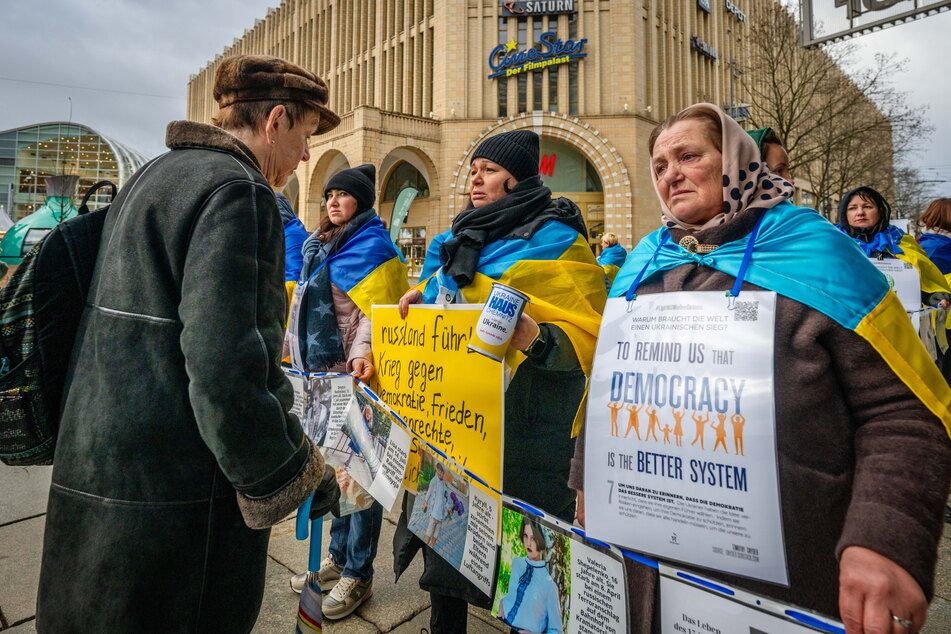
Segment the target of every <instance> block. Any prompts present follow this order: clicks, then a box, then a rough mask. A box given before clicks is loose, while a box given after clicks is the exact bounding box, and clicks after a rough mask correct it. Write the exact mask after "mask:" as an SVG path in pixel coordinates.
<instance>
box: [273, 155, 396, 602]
mask: <svg viewBox="0 0 951 634" xmlns="http://www.w3.org/2000/svg"><path fill="white" fill-rule="evenodd" d="M375 181H376V168H375V167H373V165H360V166H359V167H354V168H352V169H346V170H343V171H342V172H338V173H337V174H335V175H334V176H332V177H331V178H330V180H329V181H328V182H327V186H326V188H325V190H324V198H325V200H326V202H327V216H326V217H325V218H324V219H323V220H322V221H321V223H320V226H319V228H318V229H317V231H315V232H314V234H313V235H312V236H310V237H309V238H308V239H307V241H306V242H304V246H303V249H302V251H303V263H302V267H301V278H300V279H301V281H300V283H299V285H298V289H297V292H296V294H295V296H296V297H297V304H298V305H297V306H296V307H295V308H294V309H293V310H292V315H293V316H292V319H291V326H290V329H291V332H290V333H289V337H288V338H289V341H290V348H291V358H292V359H293V365H294V366H295V367H297V368H298V369H301V370H305V371H307V372H350V373H352V374H353V375H354V376H355V377H356V378H358V379H360V380H362V381H366V380H369V379H370V377H372V376H373V373H374V367H373V353H372V350H371V345H370V344H371V339H372V332H373V331H372V328H371V324H370V311H371V308H372V306H373V305H374V304H395V303H396V302H397V301H398V300H399V298H400V296H402V295H403V293H404V291H405V290H406V289H407V287H408V285H407V280H406V263H405V262H404V261H403V258H402V256H401V255H400V253H399V251H397V249H396V246H395V245H394V244H393V242H392V240H390V235H389V233H388V232H387V231H386V229H385V228H384V227H383V222H382V221H381V220H380V218H379V216H377V215H376V211H375V210H374V209H373V203H374V201H375V200H376V189H375V185H374V183H375ZM295 317H296V318H295ZM354 484H356V483H354ZM382 522H383V507H382V506H381V505H380V503H379V502H373V504H372V505H371V506H370V508H368V509H365V510H362V511H357V512H356V513H352V514H350V515H345V516H344V517H340V518H335V519H334V520H333V521H332V522H331V523H330V553H329V555H328V556H327V557H326V558H325V559H324V560H323V561H322V562H321V565H320V570H319V571H318V573H317V583H318V585H319V586H320V588H321V590H324V591H329V593H328V594H327V595H326V596H325V597H324V600H323V614H324V616H325V617H326V618H328V619H331V620H335V619H341V618H343V617H345V616H348V615H349V614H351V613H352V612H353V611H354V610H356V609H357V608H358V607H360V605H361V604H363V602H364V601H366V600H367V599H368V598H370V596H371V595H372V593H373V560H374V558H375V557H376V549H377V543H378V542H379V540H380V528H381V525H382ZM305 581H306V573H303V574H299V575H295V576H294V577H293V578H292V579H291V587H292V588H293V589H294V590H295V591H297V592H300V591H301V589H302V588H303V586H304V583H305Z"/></svg>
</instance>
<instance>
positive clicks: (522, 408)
mask: <svg viewBox="0 0 951 634" xmlns="http://www.w3.org/2000/svg"><path fill="white" fill-rule="evenodd" d="M538 157H539V140H538V135H537V134H535V133H534V132H532V131H530V130H516V131H512V132H505V133H503V134H499V135H496V136H492V137H489V138H487V139H486V140H484V141H483V142H482V143H481V144H480V145H479V147H478V148H476V151H475V152H474V153H473V156H472V160H471V163H470V171H469V192H470V203H469V205H468V206H467V207H466V208H465V209H463V210H462V211H461V212H460V213H459V215H457V216H456V218H455V220H454V221H453V224H452V229H451V230H450V231H448V232H446V233H443V234H441V235H439V236H436V237H435V238H434V239H433V241H432V243H431V244H430V246H429V250H428V252H427V254H426V261H425V264H424V266H423V271H422V274H421V276H420V283H419V284H418V285H417V286H416V287H415V288H414V289H412V290H410V291H409V292H408V293H407V294H406V295H404V296H403V298H402V299H401V300H400V310H401V313H402V314H403V315H404V316H405V314H406V311H407V310H411V309H410V308H409V306H410V304H414V303H421V302H425V303H435V302H437V301H439V302H474V303H483V302H485V301H486V298H487V297H488V294H489V291H490V290H491V287H492V283H493V282H501V283H502V284H506V285H508V286H511V287H514V288H516V289H517V290H519V291H521V292H523V293H525V294H526V295H528V296H529V303H528V304H527V305H526V307H525V314H524V315H523V317H522V319H521V321H520V322H519V323H518V325H517V327H516V330H515V333H514V335H513V337H512V341H511V345H510V349H509V351H508V352H507V353H506V356H505V360H504V363H505V365H506V367H507V369H508V370H509V371H511V372H512V373H513V374H512V379H511V381H510V383H509V384H508V387H507V389H506V392H505V451H504V459H503V482H504V486H505V493H507V494H509V495H512V496H515V497H517V498H520V499H522V500H525V501H526V502H528V503H529V504H533V505H535V506H537V507H539V508H542V509H544V510H545V511H546V512H549V513H551V514H553V515H555V516H558V517H561V518H562V519H567V520H568V521H571V518H572V517H573V516H574V512H575V500H574V493H573V492H572V491H571V489H570V488H569V487H568V470H569V466H570V461H571V452H572V445H573V441H572V438H573V437H574V435H575V434H576V433H577V430H578V428H579V427H580V420H581V414H582V412H581V403H582V400H583V397H584V393H585V386H586V382H587V378H586V376H587V373H588V372H589V370H590V367H591V362H592V357H593V355H594V344H595V339H596V337H597V332H598V325H599V323H600V318H601V311H602V310H603V307H604V301H605V285H604V271H603V270H602V269H601V267H600V266H598V264H597V262H596V261H595V258H594V255H593V254H592V253H591V249H590V247H589V246H588V240H587V235H588V233H587V230H586V228H585V224H584V219H583V218H582V216H581V212H580V210H579V209H578V206H577V205H575V204H574V203H573V202H571V201H570V200H568V199H565V198H558V199H554V200H553V199H552V197H551V190H549V189H548V188H547V187H545V186H544V185H543V184H542V181H541V178H540V177H539V176H538V162H539V159H538ZM407 517H408V513H407V509H406V508H405V506H404V511H403V515H402V517H401V518H400V523H399V526H398V527H397V534H396V537H395V538H394V545H393V547H394V554H395V557H396V562H395V569H396V573H397V575H399V574H401V573H402V572H403V571H404V570H405V569H406V568H407V566H409V564H410V562H411V561H412V559H413V558H414V557H415V555H416V553H417V552H418V551H419V550H420V549H421V548H422V549H423V554H424V563H425V570H424V572H423V575H422V578H421V579H420V586H421V587H422V588H423V589H424V590H428V591H429V592H430V596H431V599H432V616H431V621H430V623H431V631H433V632H440V633H444V632H445V633H452V632H465V631H466V618H467V617H466V615H467V603H472V604H475V605H480V606H482V607H489V599H488V597H486V596H485V595H484V594H483V593H482V592H481V591H480V590H479V589H478V588H477V587H476V586H475V585H473V584H472V583H470V582H469V581H468V580H466V579H465V578H464V577H463V576H462V575H461V574H460V573H459V572H458V571H456V570H455V569H454V568H453V567H452V566H451V565H450V564H448V563H447V562H445V561H444V560H443V559H442V558H441V557H440V556H439V555H438V554H436V552H435V551H434V550H432V549H431V548H429V547H424V546H423V542H422V541H421V540H419V539H418V538H416V537H415V536H414V535H413V534H412V533H411V532H409V530H408V529H407V526H406V520H407Z"/></svg>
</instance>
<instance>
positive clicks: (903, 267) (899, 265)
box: [870, 258, 921, 330]
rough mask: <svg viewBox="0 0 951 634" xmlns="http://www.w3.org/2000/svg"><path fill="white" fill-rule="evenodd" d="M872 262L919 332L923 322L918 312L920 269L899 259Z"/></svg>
mask: <svg viewBox="0 0 951 634" xmlns="http://www.w3.org/2000/svg"><path fill="white" fill-rule="evenodd" d="M870 261H871V263H872V265H873V266H874V267H875V268H877V269H878V270H879V271H881V273H882V275H884V276H885V279H887V280H888V286H889V287H890V288H891V289H892V290H893V291H894V292H895V294H896V295H898V299H899V301H901V303H902V306H904V307H905V311H907V312H908V316H909V317H910V318H911V323H912V325H913V326H914V327H915V330H918V328H919V327H920V321H921V319H920V318H921V313H919V312H918V309H919V308H921V276H920V275H919V273H918V269H916V268H915V267H913V266H912V265H911V264H909V263H908V262H905V261H904V260H899V259H898V258H885V259H882V260H879V259H878V258H870Z"/></svg>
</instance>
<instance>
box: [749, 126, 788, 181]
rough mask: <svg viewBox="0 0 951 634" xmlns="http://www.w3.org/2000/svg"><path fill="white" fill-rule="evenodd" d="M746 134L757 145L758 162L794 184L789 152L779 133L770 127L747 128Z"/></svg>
mask: <svg viewBox="0 0 951 634" xmlns="http://www.w3.org/2000/svg"><path fill="white" fill-rule="evenodd" d="M746 133H747V134H749V135H750V136H751V137H753V140H754V141H756V145H757V147H759V156H760V162H761V163H762V164H764V165H765V166H766V169H768V170H769V171H770V172H772V173H773V174H776V175H777V176H781V177H783V178H784V179H786V182H788V183H789V184H790V185H795V184H796V181H794V180H793V177H792V174H791V173H790V172H789V153H788V152H787V151H786V148H785V147H784V146H783V142H782V141H781V140H780V138H779V135H778V134H776V131H775V130H773V129H772V128H759V129H757V130H747V131H746Z"/></svg>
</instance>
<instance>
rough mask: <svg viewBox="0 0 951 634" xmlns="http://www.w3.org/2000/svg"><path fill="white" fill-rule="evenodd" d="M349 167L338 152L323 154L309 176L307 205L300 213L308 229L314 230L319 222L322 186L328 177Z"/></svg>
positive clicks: (322, 195)
mask: <svg viewBox="0 0 951 634" xmlns="http://www.w3.org/2000/svg"><path fill="white" fill-rule="evenodd" d="M349 167H350V161H349V160H347V157H346V155H344V154H343V152H341V151H339V150H328V151H326V152H324V153H323V155H322V156H321V157H320V159H319V160H318V161H317V164H316V165H314V171H313V172H312V173H311V175H310V184H309V185H308V187H307V203H306V204H305V205H303V207H304V211H303V212H300V214H299V215H300V219H301V222H303V223H304V226H306V227H308V228H311V229H312V228H314V227H316V226H317V224H318V223H319V222H320V215H321V213H323V212H322V210H323V205H324V185H326V184H327V181H328V180H330V177H331V176H333V175H334V174H336V173H337V172H339V171H341V170H345V169H347V168H349Z"/></svg>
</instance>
